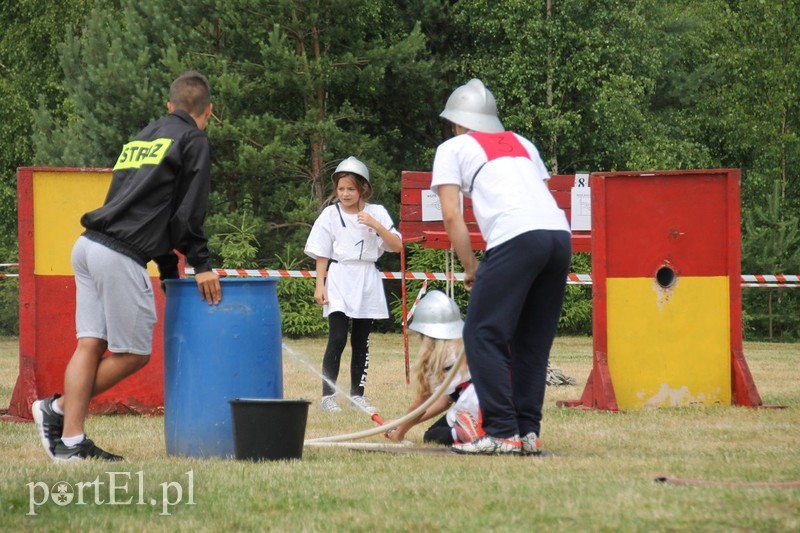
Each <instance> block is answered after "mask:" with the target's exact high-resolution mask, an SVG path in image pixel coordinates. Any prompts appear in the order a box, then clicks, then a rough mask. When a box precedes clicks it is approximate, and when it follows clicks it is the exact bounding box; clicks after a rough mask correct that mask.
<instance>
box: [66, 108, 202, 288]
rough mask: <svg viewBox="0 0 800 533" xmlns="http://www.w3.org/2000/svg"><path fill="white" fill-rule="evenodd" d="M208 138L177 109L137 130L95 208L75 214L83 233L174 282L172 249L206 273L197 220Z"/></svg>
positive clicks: (198, 269) (199, 217)
mask: <svg viewBox="0 0 800 533" xmlns="http://www.w3.org/2000/svg"><path fill="white" fill-rule="evenodd" d="M210 158H211V145H210V143H209V140H208V136H207V135H206V134H205V132H203V131H202V130H201V129H199V128H198V127H197V124H196V123H195V121H194V119H193V118H192V117H191V116H189V114H188V113H186V112H184V111H175V112H174V113H171V114H170V115H168V116H166V117H162V118H160V119H159V120H157V121H155V122H153V123H151V124H150V125H148V126H147V127H146V128H144V129H143V130H142V131H141V132H139V135H137V136H136V137H135V138H134V140H133V141H131V142H129V143H128V144H126V145H125V146H123V148H122V153H121V154H120V156H119V158H118V159H117V162H116V164H115V165H114V174H113V177H112V179H111V186H110V187H109V189H108V195H107V196H106V201H105V203H104V204H103V207H101V208H99V209H95V210H94V211H90V212H88V213H86V214H85V215H83V217H81V224H82V225H83V226H84V227H85V228H86V232H85V233H84V235H85V236H86V237H88V238H89V239H91V240H93V241H96V242H99V243H101V244H104V245H106V246H108V247H109V248H111V249H113V250H116V251H118V252H121V253H123V254H125V255H127V256H129V257H132V258H133V259H135V260H136V261H138V262H139V263H140V264H141V265H142V266H145V265H146V264H147V262H148V261H150V260H151V259H152V260H154V261H155V262H156V263H157V264H158V270H159V272H160V277H161V279H167V278H177V277H179V273H178V258H177V256H176V255H175V254H174V253H173V252H172V250H173V249H175V250H178V251H179V252H180V253H182V254H184V255H185V256H186V260H187V261H188V262H189V264H190V265H192V266H193V267H194V269H195V272H197V273H200V272H206V271H209V270H211V265H210V262H209V253H208V245H207V241H208V239H206V237H205V236H204V234H203V222H204V220H205V216H206V210H207V208H208V193H209V189H210V186H211V185H210V181H211V180H210V175H209V168H210Z"/></svg>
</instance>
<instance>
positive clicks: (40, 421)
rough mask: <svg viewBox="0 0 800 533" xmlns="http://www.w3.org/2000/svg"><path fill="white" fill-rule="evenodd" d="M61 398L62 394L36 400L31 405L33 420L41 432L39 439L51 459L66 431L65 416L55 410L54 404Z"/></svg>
mask: <svg viewBox="0 0 800 533" xmlns="http://www.w3.org/2000/svg"><path fill="white" fill-rule="evenodd" d="M60 396H61V395H60V394H56V395H55V396H53V397H51V398H45V399H44V400H36V401H35V402H33V405H31V412H32V413H33V420H34V421H35V422H36V429H37V430H38V431H39V438H40V439H41V441H42V446H44V450H45V451H46V452H47V455H49V456H50V459H52V458H53V455H54V453H55V449H56V443H57V442H59V441H60V440H61V432H62V431H63V430H64V415H60V414H58V413H56V412H55V411H54V410H53V402H55V401H56V398H59V397H60Z"/></svg>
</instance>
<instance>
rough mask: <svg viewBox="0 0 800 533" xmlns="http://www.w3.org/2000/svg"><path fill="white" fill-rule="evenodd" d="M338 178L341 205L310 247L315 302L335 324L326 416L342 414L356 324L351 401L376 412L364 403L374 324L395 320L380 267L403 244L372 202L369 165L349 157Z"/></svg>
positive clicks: (324, 217)
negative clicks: (346, 361)
mask: <svg viewBox="0 0 800 533" xmlns="http://www.w3.org/2000/svg"><path fill="white" fill-rule="evenodd" d="M332 178H333V183H334V190H335V197H336V198H337V199H338V202H336V203H334V204H332V205H329V206H328V207H326V208H325V209H324V210H323V211H322V213H320V215H319V217H318V218H317V220H316V221H315V222H314V226H313V227H312V228H311V233H310V234H309V236H308V240H307V241H306V246H305V252H306V254H307V255H309V256H310V257H312V258H313V259H315V260H316V270H317V285H316V289H315V291H314V300H315V301H316V302H317V303H318V304H320V305H321V306H322V314H323V316H325V317H328V324H329V334H328V345H327V347H326V349H325V355H324V357H323V360H322V374H323V376H324V377H325V380H323V383H322V401H321V407H322V409H323V410H324V411H340V410H341V408H340V407H339V405H338V403H337V402H336V398H335V388H334V386H335V384H336V380H337V378H338V376H339V367H340V363H341V358H342V352H343V351H344V347H345V345H346V344H347V330H348V327H349V323H350V322H351V321H352V332H351V336H350V347H351V349H352V355H351V358H350V401H351V402H352V403H353V404H354V405H355V406H357V407H359V408H361V409H364V410H365V411H368V412H370V413H374V412H375V409H374V408H373V407H372V406H370V405H369V404H368V403H367V402H366V400H365V399H364V387H365V385H366V380H367V370H368V368H369V334H370V331H371V330H372V321H373V319H382V318H388V317H389V312H388V308H387V304H386V296H385V294H384V291H383V284H382V281H381V278H380V273H379V272H378V269H377V268H376V265H375V262H376V261H377V260H378V258H379V257H380V256H381V255H383V252H384V251H390V252H399V251H400V249H401V247H402V246H403V242H402V239H401V237H400V233H399V232H398V231H397V230H396V229H395V227H394V224H393V223H392V219H391V217H390V216H389V213H388V212H387V211H386V209H385V208H384V207H383V206H381V205H376V204H370V203H367V200H368V199H369V197H370V196H371V195H372V186H371V185H370V181H369V169H367V166H366V165H364V163H362V162H361V161H359V160H358V159H356V158H355V157H348V158H347V159H345V160H344V161H342V162H341V163H340V164H339V166H337V167H336V170H335V171H334V173H333V176H332ZM326 270H327V278H326V276H325V274H324V273H325V271H326Z"/></svg>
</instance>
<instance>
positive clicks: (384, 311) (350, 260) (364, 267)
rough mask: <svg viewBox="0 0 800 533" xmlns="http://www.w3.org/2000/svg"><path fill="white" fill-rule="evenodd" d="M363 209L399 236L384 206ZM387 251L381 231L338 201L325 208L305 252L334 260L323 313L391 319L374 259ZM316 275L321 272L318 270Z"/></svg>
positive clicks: (323, 314)
mask: <svg viewBox="0 0 800 533" xmlns="http://www.w3.org/2000/svg"><path fill="white" fill-rule="evenodd" d="M364 211H365V212H366V213H368V214H369V215H371V216H372V217H373V218H375V220H377V221H378V222H380V223H381V225H383V227H385V228H388V229H389V230H390V231H391V232H392V233H394V234H396V235H398V236H400V233H399V232H398V231H397V230H396V229H395V228H394V224H393V223H392V218H391V217H390V216H389V213H388V212H387V211H386V209H385V208H384V207H383V206H381V205H376V204H366V205H365V206H364ZM385 250H386V248H385V246H384V242H383V239H381V238H380V236H378V233H377V232H376V231H375V230H374V229H372V228H370V227H369V226H367V225H366V224H360V223H359V222H358V215H357V214H355V213H353V214H350V213H345V212H344V210H343V209H341V208H340V207H339V205H338V204H333V205H329V206H328V207H326V208H325V209H323V211H322V213H320V215H319V217H317V220H316V221H315V222H314V226H313V227H312V228H311V233H310V234H309V235H308V240H307V241H306V247H305V252H306V255H308V256H309V257H311V258H312V259H317V257H328V258H330V259H332V260H333V261H332V262H331V265H330V267H329V268H328V277H327V279H326V281H325V285H326V288H327V291H328V304H326V305H324V306H322V316H328V315H329V314H330V313H333V312H336V311H341V312H342V313H344V314H345V315H347V316H348V317H350V318H374V319H381V318H389V309H388V307H387V305H386V295H385V294H384V291H383V283H382V281H381V277H380V272H378V269H377V267H376V265H375V261H377V260H378V258H379V257H380V256H381V255H383V252H384V251H385ZM317 275H322V273H321V272H318V273H317Z"/></svg>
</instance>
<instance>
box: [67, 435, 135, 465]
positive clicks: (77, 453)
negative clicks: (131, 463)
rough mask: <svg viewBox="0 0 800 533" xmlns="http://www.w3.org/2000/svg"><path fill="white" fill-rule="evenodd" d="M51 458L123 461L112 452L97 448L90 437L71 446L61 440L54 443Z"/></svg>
mask: <svg viewBox="0 0 800 533" xmlns="http://www.w3.org/2000/svg"><path fill="white" fill-rule="evenodd" d="M53 455H54V457H53V460H55V461H57V462H60V461H83V460H85V459H101V460H103V461H123V458H122V457H121V456H119V455H114V454H113V453H108V452H107V451H105V450H103V449H101V448H98V447H97V446H96V445H95V443H94V442H92V439H86V438H85V439H83V441H82V442H80V443H79V444H78V445H76V446H73V447H72V448H70V447H68V446H67V445H65V444H64V443H63V442H62V441H61V440H59V441H58V443H57V444H56V448H55V451H54V452H53Z"/></svg>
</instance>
